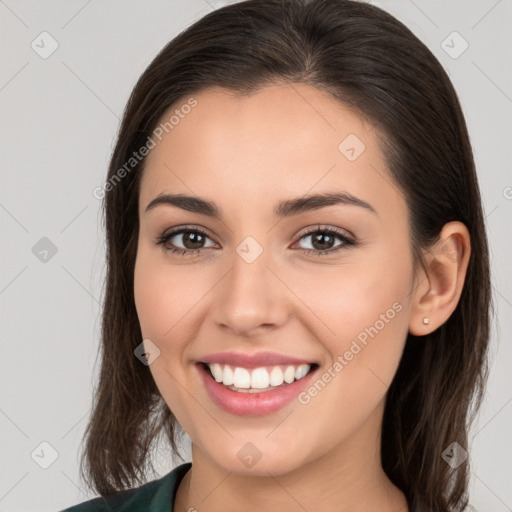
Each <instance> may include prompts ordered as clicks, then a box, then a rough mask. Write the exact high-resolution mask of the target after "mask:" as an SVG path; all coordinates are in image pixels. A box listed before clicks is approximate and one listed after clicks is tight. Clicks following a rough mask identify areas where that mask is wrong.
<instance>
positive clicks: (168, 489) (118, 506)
mask: <svg viewBox="0 0 512 512" xmlns="http://www.w3.org/2000/svg"><path fill="white" fill-rule="evenodd" d="M191 465H192V464H191V463H190V462H187V463H185V464H182V465H181V466H178V467H176V468H174V469H173V470H172V471H170V472H169V473H167V474H166V475H164V476H163V477H161V478H159V479H158V480H152V481H151V482H148V483H146V484H144V485H141V486H140V487H136V488H134V489H126V490H124V491H120V492H118V493H116V494H112V495H110V496H107V497H105V498H103V497H101V496H100V497H97V498H93V499H91V500H88V501H84V502H83V503H79V504H78V505H74V506H72V507H69V508H66V509H64V510H62V511H61V512H142V511H144V512H172V509H173V503H174V498H175V496H176V492H177V490H178V487H179V484H180V482H181V480H182V479H183V477H184V476H185V473H186V472H187V471H188V470H189V469H190V467H191Z"/></svg>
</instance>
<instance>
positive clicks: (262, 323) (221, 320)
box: [212, 251, 291, 338]
mask: <svg viewBox="0 0 512 512" xmlns="http://www.w3.org/2000/svg"><path fill="white" fill-rule="evenodd" d="M270 259H271V258H269V257H267V252H266V251H264V252H263V253H262V254H261V255H260V256H258V257H257V258H256V259H255V260H254V261H252V262H251V263H249V262H248V261H246V260H245V259H244V258H243V257H241V256H239V254H238V253H236V252H235V253H234V255H233V258H232V261H233V264H232V268H231V271H229V272H228V274H227V275H226V277H225V278H224V279H223V280H222V282H221V283H219V285H218V286H217V287H216V295H215V297H214V300H213V302H212V308H213V311H212V318H213V320H214V322H215V324H216V325H217V326H219V327H220V328H221V329H224V330H226V331H230V332H232V333H235V334H236V335H237V336H239V337H245V338H252V337H255V336H258V335H261V334H264V333H266V332H269V331H271V330H273V329H277V328H279V327H280V326H282V325H283V324H284V323H285V322H286V321H287V319H288V318H289V316H290V311H291V309H290V308H291V303H290V301H289V298H290V293H291V292H290V291H289V289H288V288H287V286H286V284H285V283H284V282H283V281H284V279H282V278H280V277H279V275H278V274H279V272H278V271H276V269H275V268H273V267H275V266H276V265H273V264H272V262H271V261H269V260H270Z"/></svg>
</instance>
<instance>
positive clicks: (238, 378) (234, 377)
mask: <svg viewBox="0 0 512 512" xmlns="http://www.w3.org/2000/svg"><path fill="white" fill-rule="evenodd" d="M207 366H208V368H209V370H210V373H211V375H212V377H213V378H214V379H215V380H216V381H217V382H219V383H222V384H223V385H224V386H227V387H228V388H229V389H231V390H233V391H237V392H239V393H260V392H265V391H271V390H273V389H276V388H278V387H280V386H283V385H284V386H285V385H287V384H291V383H292V382H294V381H296V380H300V379H302V378H303V377H305V376H306V375H307V374H308V373H309V371H310V369H311V364H300V365H276V366H267V367H260V368H254V369H248V368H243V367H240V366H231V365H228V364H225V365H222V364H219V363H212V364H208V365H207Z"/></svg>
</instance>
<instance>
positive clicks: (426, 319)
mask: <svg viewBox="0 0 512 512" xmlns="http://www.w3.org/2000/svg"><path fill="white" fill-rule="evenodd" d="M429 322H430V320H429V319H428V316H426V317H425V318H424V319H423V323H424V324H425V325H428V323H429Z"/></svg>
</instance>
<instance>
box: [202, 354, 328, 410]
mask: <svg viewBox="0 0 512 512" xmlns="http://www.w3.org/2000/svg"><path fill="white" fill-rule="evenodd" d="M197 367H198V369H199V374H200V375H201V378H202V379H203V383H204V385H205V387H206V390H207V391H208V393H209V395H210V397H211V399H212V400H213V401H214V402H215V403H216V404H217V405H218V406H219V407H220V408H221V409H223V410H224V411H226V412H229V413H231V414H235V415H237V416H262V415H264V414H270V413H272V412H275V411H278V410H279V409H281V408H283V407H284V406H285V405H287V404H289V403H290V402H291V401H292V400H293V399H294V398H295V397H296V396H297V395H298V394H299V393H300V392H301V391H303V390H304V388H305V387H307V385H308V384H309V382H310V381H311V379H312V376H313V374H314V373H316V370H318V368H315V369H314V370H312V371H310V372H309V373H308V374H307V375H306V376H305V377H303V378H302V379H299V380H296V381H294V382H292V383H291V384H287V385H284V386H280V387H277V388H276V389H272V390H270V391H262V392H260V393H244V392H238V391H233V390H231V389H229V388H227V387H226V386H224V385H223V384H220V383H219V382H217V381H216V380H215V379H214V378H213V377H212V376H211V375H210V372H209V371H208V369H207V368H206V367H205V365H204V364H201V363H200V364H197Z"/></svg>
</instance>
